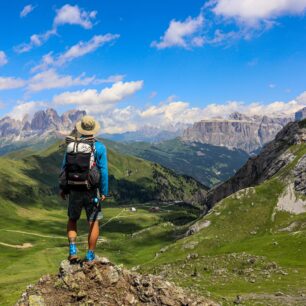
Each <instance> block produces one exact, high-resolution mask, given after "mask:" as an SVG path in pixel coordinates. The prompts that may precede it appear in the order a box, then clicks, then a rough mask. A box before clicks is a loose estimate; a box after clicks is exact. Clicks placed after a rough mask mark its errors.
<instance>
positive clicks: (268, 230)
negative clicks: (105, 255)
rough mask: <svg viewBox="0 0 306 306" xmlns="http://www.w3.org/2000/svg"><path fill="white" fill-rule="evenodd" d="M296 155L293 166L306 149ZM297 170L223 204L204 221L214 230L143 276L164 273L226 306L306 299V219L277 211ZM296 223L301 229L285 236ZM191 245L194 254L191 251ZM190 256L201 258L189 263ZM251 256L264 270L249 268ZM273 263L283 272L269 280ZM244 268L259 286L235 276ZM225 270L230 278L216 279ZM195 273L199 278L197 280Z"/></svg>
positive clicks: (174, 248)
mask: <svg viewBox="0 0 306 306" xmlns="http://www.w3.org/2000/svg"><path fill="white" fill-rule="evenodd" d="M294 152H295V154H296V156H297V157H296V160H294V161H293V165H295V164H296V163H297V160H298V159H299V158H301V157H302V156H303V155H304V154H306V151H305V145H301V146H298V147H296V148H294ZM292 168H293V166H292V164H291V165H289V166H288V167H286V168H285V169H283V171H282V172H281V173H280V176H276V177H274V178H272V179H270V180H268V181H265V182H264V183H263V184H261V185H259V186H256V187H255V188H249V189H246V190H242V191H240V192H238V193H236V194H234V195H232V196H230V197H228V198H226V199H224V200H222V201H221V202H220V203H218V204H217V205H216V206H215V207H214V209H213V210H212V211H211V213H210V214H209V215H207V216H205V217H204V220H207V221H210V222H211V224H210V226H209V227H207V228H205V229H203V230H201V231H200V232H199V233H197V234H195V235H193V236H190V237H186V238H184V239H181V240H179V241H176V242H174V243H173V244H171V246H170V247H169V248H168V250H167V251H166V252H164V253H163V254H161V255H160V256H159V257H157V258H156V259H155V260H154V261H153V262H151V263H148V264H146V265H144V266H143V267H142V271H145V272H155V273H164V274H165V275H167V277H169V278H170V279H172V280H174V281H175V282H176V283H178V284H180V285H182V286H185V287H190V288H192V289H195V290H196V291H198V292H200V293H202V294H207V292H209V293H210V294H211V295H212V296H213V297H214V298H215V299H217V300H219V302H223V304H224V303H225V304H226V305H227V303H228V305H231V303H232V301H233V300H234V298H235V296H236V295H237V294H242V295H245V296H247V295H251V294H254V293H255V294H257V295H258V296H259V295H261V294H272V295H274V294H275V293H276V292H278V291H281V292H283V293H284V294H289V295H293V296H300V294H306V261H305V254H306V213H303V214H299V215H292V214H289V213H286V212H282V211H278V210H275V207H276V204H277V202H278V197H279V196H280V195H281V194H282V192H283V191H284V190H285V187H286V184H288V182H290V181H291V180H292V178H291V170H292ZM272 215H274V219H273V218H272ZM293 222H295V223H296V224H297V225H296V228H294V229H293V230H291V231H288V232H286V231H282V229H284V228H286V227H288V226H289V225H290V224H292V223H293ZM192 244H193V245H194V248H192V249H190V248H187V247H186V246H188V245H192ZM190 253H195V254H197V256H198V258H197V259H195V260H187V261H186V258H187V256H188V254H190ZM243 254H245V255H243ZM231 255H233V257H231ZM252 256H254V258H255V259H256V262H259V267H257V268H256V266H254V264H248V263H247V260H248V259H250V258H252ZM229 258H231V261H232V262H231V263H229ZM272 262H275V263H276V264H277V266H278V270H277V271H274V272H273V271H272V272H271V271H270V272H269V273H268V272H267V274H268V276H267V277H264V276H263V273H265V271H266V270H265V268H264V267H265V265H268V264H271V263H272ZM242 266H245V268H252V269H254V271H253V272H252V274H253V276H252V277H253V279H254V283H253V282H252V280H251V279H250V277H248V276H247V275H244V274H239V273H238V274H237V272H235V271H236V270H237V269H238V271H239V270H241V267H242ZM260 266H261V267H260ZM207 267H208V268H207ZM210 267H213V268H211V269H210ZM220 269H221V270H222V269H225V270H226V272H223V273H220V275H218V274H216V271H218V270H220ZM195 270H196V271H197V274H198V275H197V276H196V277H193V276H192V274H194V271H195ZM255 300H256V298H255ZM255 300H252V301H253V302H252V303H254V301H255ZM224 301H225V302H224ZM226 301H227V302H226ZM258 301H259V300H258ZM258 301H257V302H258ZM250 303H251V302H250ZM252 303H251V304H249V305H253V304H252ZM271 303H273V300H272V301H271ZM279 303H280V302H279ZM302 303H305V300H304V302H302ZM246 305H248V304H246ZM297 305H298V304H297ZM300 305H302V304H300Z"/></svg>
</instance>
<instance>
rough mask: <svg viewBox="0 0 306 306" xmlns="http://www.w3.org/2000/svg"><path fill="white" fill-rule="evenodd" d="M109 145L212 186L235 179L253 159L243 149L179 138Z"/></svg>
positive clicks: (109, 142)
mask: <svg viewBox="0 0 306 306" xmlns="http://www.w3.org/2000/svg"><path fill="white" fill-rule="evenodd" d="M105 143H106V144H107V145H108V146H109V147H110V148H114V149H115V150H117V151H120V152H122V153H124V154H129V155H133V156H137V157H140V158H143V159H146V160H150V161H152V162H156V163H158V164H161V165H163V166H164V167H167V168H170V169H172V170H173V171H175V172H176V173H179V174H185V175H188V176H191V177H193V178H195V179H196V180H198V181H199V182H201V183H202V184H204V185H205V186H209V187H211V186H213V185H216V184H218V183H220V182H224V181H226V180H227V179H229V178H230V177H232V176H233V175H234V174H235V172H236V171H237V170H238V169H239V168H240V167H241V166H242V165H243V164H244V163H245V162H246V161H247V160H248V158H249V155H248V154H247V153H246V152H244V151H242V150H238V149H233V150H230V149H228V148H226V147H218V146H213V145H209V144H203V143H199V142H184V141H182V140H180V139H179V138H175V139H171V140H167V141H162V142H159V143H158V144H152V143H147V142H131V143H119V142H113V141H109V140H105Z"/></svg>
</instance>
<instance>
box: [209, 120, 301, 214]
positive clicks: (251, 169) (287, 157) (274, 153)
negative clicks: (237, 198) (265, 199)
mask: <svg viewBox="0 0 306 306" xmlns="http://www.w3.org/2000/svg"><path fill="white" fill-rule="evenodd" d="M305 140H306V126H305V121H302V122H292V123H289V124H288V125H287V126H286V127H285V128H284V129H283V130H281V131H280V132H279V133H278V134H277V136H276V138H275V140H273V141H271V142H270V143H269V144H267V145H266V146H265V147H264V148H263V150H262V151H261V153H260V154H259V155H258V156H256V157H253V158H250V159H249V160H248V162H247V163H246V164H245V165H244V166H243V167H242V168H241V169H240V170H239V171H238V172H237V173H236V174H235V175H234V176H233V177H232V178H231V179H229V180H228V181H226V182H225V183H223V184H221V185H219V186H217V187H215V188H213V189H211V190H210V191H209V192H208V195H207V198H206V201H205V202H206V203H205V204H206V205H207V206H208V207H209V208H211V207H212V206H213V205H214V204H215V203H217V202H219V201H220V200H222V199H224V198H225V197H227V196H229V195H231V194H233V193H235V192H237V191H239V190H241V189H244V188H247V187H251V186H254V185H257V184H260V183H261V182H263V181H265V180H266V179H269V178H271V177H272V176H273V175H275V174H276V173H277V172H278V171H279V170H281V169H282V168H283V167H284V166H286V165H288V164H289V163H290V162H292V160H293V159H294V158H295V156H294V155H293V154H292V153H291V152H290V150H288V149H289V148H290V147H291V146H292V145H294V144H300V143H302V142H305ZM296 173H297V177H301V176H303V175H304V174H301V170H299V167H298V168H297V169H296ZM298 173H300V174H298ZM298 181H299V180H297V182H296V188H301V189H302V188H303V187H302V186H301V185H300V184H299V183H298ZM299 186H300V187H299Z"/></svg>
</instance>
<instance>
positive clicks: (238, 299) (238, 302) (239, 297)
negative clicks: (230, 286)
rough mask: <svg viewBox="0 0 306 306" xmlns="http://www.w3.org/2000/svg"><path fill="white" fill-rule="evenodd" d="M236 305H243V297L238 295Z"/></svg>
mask: <svg viewBox="0 0 306 306" xmlns="http://www.w3.org/2000/svg"><path fill="white" fill-rule="evenodd" d="M233 303H234V304H236V305H238V304H241V303H242V297H241V296H240V295H237V297H236V299H235V300H234V301H233Z"/></svg>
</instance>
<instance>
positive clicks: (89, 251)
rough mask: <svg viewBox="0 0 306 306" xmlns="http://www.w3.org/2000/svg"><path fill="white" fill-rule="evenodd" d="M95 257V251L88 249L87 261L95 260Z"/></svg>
mask: <svg viewBox="0 0 306 306" xmlns="http://www.w3.org/2000/svg"><path fill="white" fill-rule="evenodd" d="M95 257H96V256H95V253H94V251H91V250H88V251H87V253H86V256H85V261H93V260H94V259H95Z"/></svg>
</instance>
